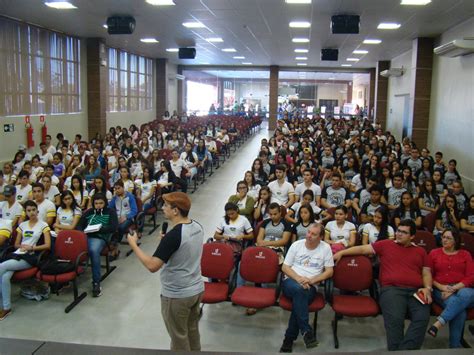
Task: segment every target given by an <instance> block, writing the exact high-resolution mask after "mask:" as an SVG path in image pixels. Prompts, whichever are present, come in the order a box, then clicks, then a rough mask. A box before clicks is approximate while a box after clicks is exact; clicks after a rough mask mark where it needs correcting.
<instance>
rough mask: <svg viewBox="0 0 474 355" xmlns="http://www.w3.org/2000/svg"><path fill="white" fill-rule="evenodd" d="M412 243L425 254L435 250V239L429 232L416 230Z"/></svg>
mask: <svg viewBox="0 0 474 355" xmlns="http://www.w3.org/2000/svg"><path fill="white" fill-rule="evenodd" d="M413 243H415V244H416V245H418V246H420V247H422V248H423V249H425V250H426V253H429V252H430V251H431V250H433V249H436V248H437V246H436V239H435V237H434V235H433V234H432V233H431V232H428V231H424V230H417V231H416V234H415V238H413Z"/></svg>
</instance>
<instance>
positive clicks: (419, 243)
mask: <svg viewBox="0 0 474 355" xmlns="http://www.w3.org/2000/svg"><path fill="white" fill-rule="evenodd" d="M418 245H422V246H426V243H425V241H424V240H423V239H422V240H420V241H419V242H418Z"/></svg>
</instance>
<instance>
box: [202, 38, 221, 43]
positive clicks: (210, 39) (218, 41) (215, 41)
mask: <svg viewBox="0 0 474 355" xmlns="http://www.w3.org/2000/svg"><path fill="white" fill-rule="evenodd" d="M206 41H208V42H212V43H222V42H224V40H223V39H222V38H220V37H211V38H206Z"/></svg>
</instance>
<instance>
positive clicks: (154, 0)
mask: <svg viewBox="0 0 474 355" xmlns="http://www.w3.org/2000/svg"><path fill="white" fill-rule="evenodd" d="M146 2H147V3H149V4H150V5H155V6H170V5H176V4H175V3H174V1H173V0H146Z"/></svg>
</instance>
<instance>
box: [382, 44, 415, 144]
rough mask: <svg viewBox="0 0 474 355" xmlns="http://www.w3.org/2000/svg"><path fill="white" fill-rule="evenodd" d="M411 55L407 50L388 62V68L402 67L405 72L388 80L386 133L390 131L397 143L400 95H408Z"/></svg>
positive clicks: (401, 101) (401, 102)
mask: <svg viewBox="0 0 474 355" xmlns="http://www.w3.org/2000/svg"><path fill="white" fill-rule="evenodd" d="M411 53H412V51H411V50H409V51H408V52H405V53H403V54H401V55H399V56H398V57H395V58H393V59H392V60H391V62H390V68H402V67H403V69H404V70H405V71H404V73H403V75H402V76H399V77H391V78H389V79H388V93H387V97H388V103H387V131H390V132H391V133H392V134H393V135H394V136H395V137H396V138H397V140H398V141H400V140H401V138H402V131H403V110H404V100H405V98H404V97H403V96H401V95H410V81H411Z"/></svg>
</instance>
